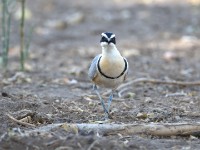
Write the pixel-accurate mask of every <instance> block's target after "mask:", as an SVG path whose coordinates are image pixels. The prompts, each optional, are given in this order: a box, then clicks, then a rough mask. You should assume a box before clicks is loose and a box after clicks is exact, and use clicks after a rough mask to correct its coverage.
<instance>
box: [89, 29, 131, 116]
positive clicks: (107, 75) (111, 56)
mask: <svg viewBox="0 0 200 150" xmlns="http://www.w3.org/2000/svg"><path fill="white" fill-rule="evenodd" d="M100 45H101V48H102V53H101V54H98V55H97V56H96V57H95V58H94V59H93V60H92V62H91V65H90V67H89V71H88V76H89V79H90V80H91V82H92V83H93V90H94V91H95V92H96V94H97V96H98V98H99V99H100V102H101V105H102V107H103V110H104V113H105V119H108V118H109V109H110V105H111V103H112V99H113V92H114V91H115V89H116V88H117V87H118V86H119V85H120V84H122V83H123V82H124V81H125V79H126V77H127V74H128V69H129V65H128V61H127V59H126V58H124V57H123V56H122V55H121V54H120V52H119V51H118V49H117V47H116V39H115V34H114V33H111V32H103V33H102V34H101V40H100ZM97 86H98V87H101V88H107V89H111V94H110V96H109V99H108V104H107V107H106V105H105V102H104V100H103V99H102V97H101V95H100V93H99V91H98V88H97Z"/></svg>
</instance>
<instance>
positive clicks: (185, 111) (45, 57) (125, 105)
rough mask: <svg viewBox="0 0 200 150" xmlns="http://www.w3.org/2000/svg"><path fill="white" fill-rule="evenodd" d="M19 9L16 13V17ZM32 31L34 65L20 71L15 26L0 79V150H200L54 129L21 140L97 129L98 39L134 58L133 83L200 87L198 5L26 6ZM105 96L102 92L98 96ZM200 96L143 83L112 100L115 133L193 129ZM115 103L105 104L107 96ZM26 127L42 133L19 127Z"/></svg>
mask: <svg viewBox="0 0 200 150" xmlns="http://www.w3.org/2000/svg"><path fill="white" fill-rule="evenodd" d="M16 9H17V8H16ZM27 9H29V10H30V12H31V14H30V16H29V20H27V21H26V30H27V31H29V30H30V27H31V26H34V33H33V38H32V41H31V47H30V52H29V53H30V58H29V60H28V61H27V65H26V68H27V70H28V71H26V72H24V73H21V72H19V71H18V68H19V61H18V60H19V57H18V50H19V44H18V43H19V31H18V26H19V20H17V19H16V18H17V16H15V15H14V16H13V22H12V31H11V35H12V36H11V49H10V62H9V69H8V71H7V72H6V73H5V72H3V71H1V75H0V89H1V90H0V91H1V95H0V122H1V125H0V135H1V138H0V147H1V148H0V149H27V150H28V149H57V150H62V149H94V150H95V149H184V150H185V149H200V141H199V135H198V134H197V135H196V136H184V137H183V136H170V137H160V136H159V137H157V136H151V135H144V134H142V135H128V136H123V135H98V134H96V133H93V132H89V133H88V134H85V133H78V134H74V133H69V132H66V130H65V129H62V128H60V129H57V130H53V131H51V132H50V133H49V134H33V135H31V136H20V134H22V133H23V131H25V130H30V129H32V128H37V127H40V126H45V125H47V124H52V123H64V122H67V123H94V122H95V121H97V120H100V119H101V118H102V117H103V115H104V114H103V109H102V107H101V104H100V102H99V100H98V98H97V97H96V96H95V93H94V92H93V91H92V84H91V82H90V81H89V80H88V78H87V71H88V67H89V64H90V62H91V60H92V59H93V57H94V56H95V55H96V54H98V53H101V48H100V45H99V40H100V34H101V32H104V31H111V32H114V33H115V34H116V38H117V47H118V49H119V50H120V52H121V53H122V54H123V55H124V56H126V57H127V59H128V61H129V65H130V71H129V75H128V78H127V81H126V82H128V81H130V80H133V79H137V78H141V77H145V78H154V79H160V80H167V81H168V80H175V81H198V80H199V79H200V65H199V63H200V40H199V38H200V5H199V3H198V1H191V2H187V1H185V2H182V1H181V0H180V1H167V3H165V2H162V1H161V0H160V1H154V2H152V3H150V1H148V0H147V1H139V0H138V1H134V2H133V1H126V2H123V1H120V0H111V1H101V2H100V1H97V0H84V1H70V0H57V1H54V0H42V1H40V0H34V1H30V0H27ZM99 90H100V92H101V93H105V92H106V90H105V89H99ZM199 96H200V88H199V86H177V85H165V84H152V83H138V84H134V85H131V86H127V87H125V88H124V89H122V90H121V91H117V92H116V93H115V94H114V100H113V102H112V105H111V119H110V122H111V123H118V124H123V123H150V122H158V123H182V122H188V123H195V122H199V120H200V109H199V107H200V98H199ZM105 97H108V96H104V98H105ZM7 113H9V114H10V115H12V116H13V117H15V118H16V119H18V120H20V119H22V118H28V117H27V116H29V118H30V121H29V123H31V124H34V125H36V127H28V126H23V125H20V124H17V123H16V122H15V121H12V120H11V119H9V118H8V116H7V115H6V114H7Z"/></svg>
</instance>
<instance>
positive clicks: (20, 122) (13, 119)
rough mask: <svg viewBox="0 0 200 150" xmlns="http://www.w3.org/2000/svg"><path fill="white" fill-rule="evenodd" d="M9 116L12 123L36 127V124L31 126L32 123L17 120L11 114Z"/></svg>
mask: <svg viewBox="0 0 200 150" xmlns="http://www.w3.org/2000/svg"><path fill="white" fill-rule="evenodd" d="M6 115H7V116H8V118H10V119H11V120H12V121H14V122H16V123H18V124H21V125H24V126H29V127H35V125H34V124H30V123H27V122H23V121H21V120H17V119H15V118H14V117H13V116H11V115H10V114H6Z"/></svg>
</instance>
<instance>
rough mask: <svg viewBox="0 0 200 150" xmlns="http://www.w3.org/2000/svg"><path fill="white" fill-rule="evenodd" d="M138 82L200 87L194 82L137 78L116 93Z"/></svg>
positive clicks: (198, 82)
mask: <svg viewBox="0 0 200 150" xmlns="http://www.w3.org/2000/svg"><path fill="white" fill-rule="evenodd" d="M140 82H147V83H152V84H168V85H177V86H200V81H194V82H184V81H163V80H159V79H149V78H137V79H133V80H130V81H129V82H127V83H124V84H121V85H120V86H118V88H117V89H116V90H117V91H122V89H124V88H126V87H127V86H131V85H132V84H136V83H140ZM110 93H111V91H107V92H105V93H103V95H108V94H110Z"/></svg>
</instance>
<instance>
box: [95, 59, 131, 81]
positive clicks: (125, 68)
mask: <svg viewBox="0 0 200 150" xmlns="http://www.w3.org/2000/svg"><path fill="white" fill-rule="evenodd" d="M101 57H102V56H101ZM101 57H100V58H99V60H98V63H97V67H98V70H99V72H100V74H101V75H103V76H104V77H105V78H108V79H117V78H119V77H121V76H122V75H123V74H124V73H125V71H126V70H127V67H128V64H127V61H126V59H125V58H123V59H124V63H125V67H124V70H123V71H122V73H120V75H118V76H116V77H110V76H107V75H106V74H105V73H103V72H102V70H101V68H100V65H99V62H100V60H101Z"/></svg>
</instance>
